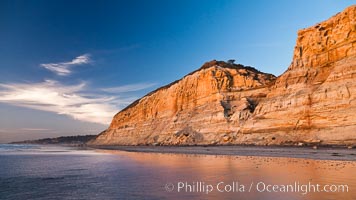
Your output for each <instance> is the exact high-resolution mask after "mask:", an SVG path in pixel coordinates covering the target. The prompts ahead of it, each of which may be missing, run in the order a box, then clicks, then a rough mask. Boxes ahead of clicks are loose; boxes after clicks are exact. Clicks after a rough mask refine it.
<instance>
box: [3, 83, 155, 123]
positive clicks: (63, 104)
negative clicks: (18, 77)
mask: <svg viewBox="0 0 356 200" xmlns="http://www.w3.org/2000/svg"><path fill="white" fill-rule="evenodd" d="M153 85H156V84H154V83H139V84H131V85H123V86H119V87H115V88H107V90H108V92H109V91H110V92H112V93H115V97H113V96H110V95H105V94H98V93H96V92H95V91H94V92H87V91H89V90H90V88H88V87H87V83H86V82H81V83H79V84H76V85H65V84H62V83H60V82H58V81H55V80H45V81H44V82H40V83H6V84H1V83H0V102H1V103H8V104H11V105H15V106H21V107H26V108H31V109H35V110H42V111H49V112H54V113H57V114H62V115H67V116H70V117H72V118H74V119H77V120H80V121H86V122H94V123H99V124H105V125H107V124H109V123H110V121H111V119H112V117H113V116H114V114H116V113H117V112H118V111H119V109H121V108H124V107H125V106H127V105H129V104H130V103H132V102H133V101H135V100H136V99H137V97H135V96H129V97H120V93H125V92H129V91H138V90H142V89H145V88H148V87H152V86H153ZM103 90H105V89H103ZM28 130H30V129H28Z"/></svg>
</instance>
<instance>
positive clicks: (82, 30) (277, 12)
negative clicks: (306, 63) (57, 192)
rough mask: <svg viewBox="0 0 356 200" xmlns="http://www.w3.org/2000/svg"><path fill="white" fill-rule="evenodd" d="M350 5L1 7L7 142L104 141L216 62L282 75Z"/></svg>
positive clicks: (0, 102)
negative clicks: (132, 110)
mask: <svg viewBox="0 0 356 200" xmlns="http://www.w3.org/2000/svg"><path fill="white" fill-rule="evenodd" d="M350 5H352V1H349V0H314V1H310V0H299V1H292V0H290V1H286V0H275V1H262V0H253V1H239V0H219V1H218V0H215V1H213V0H194V1H191V0H176V1H174V0H170V1H163V0H150V1H145V0H139V1H137V0H126V1H120V0H117V1H109V0H106V1H102V0H91V1H80V0H76V1H71V0H62V1H56V0H51V1H41V0H36V1H34V0H32V1H31V0H24V1H17V0H11V1H6V0H1V1H0V30H1V31H0V143H5V142H11V141H20V140H27V139H38V138H48V137H57V136H67V135H86V134H98V133H99V132H101V131H103V130H105V129H106V128H107V127H108V125H109V123H110V121H111V119H112V117H113V116H114V114H116V113H117V112H119V111H120V110H121V109H123V108H124V107H125V106H127V105H129V104H130V103H131V102H133V101H134V100H136V99H137V98H140V97H142V96H143V95H145V94H146V93H148V92H150V91H152V90H154V89H156V88H158V87H161V86H163V85H166V84H168V83H170V82H172V81H174V80H177V79H180V78H181V77H183V76H184V75H186V74H188V73H189V72H191V71H194V70H196V69H198V68H199V67H200V66H201V65H202V64H203V63H205V62H207V61H210V60H214V59H216V60H225V61H226V60H229V59H235V60H236V63H240V64H243V65H247V66H253V67H255V68H257V69H259V70H260V71H263V72H267V73H272V74H275V75H277V76H278V75H280V74H282V73H283V72H284V71H285V70H286V69H287V67H288V65H289V64H290V62H291V59H292V52H293V48H294V45H295V40H296V37H297V31H298V30H300V29H302V28H307V27H309V26H313V25H314V24H316V23H318V22H321V21H323V20H326V19H328V18H329V17H331V16H333V15H335V14H336V13H338V12H340V11H342V10H343V9H345V8H346V7H348V6H350Z"/></svg>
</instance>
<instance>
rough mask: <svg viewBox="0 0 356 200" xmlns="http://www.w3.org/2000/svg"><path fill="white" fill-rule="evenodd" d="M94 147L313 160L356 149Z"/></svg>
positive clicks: (341, 156)
mask: <svg viewBox="0 0 356 200" xmlns="http://www.w3.org/2000/svg"><path fill="white" fill-rule="evenodd" d="M92 148H95V149H105V150H120V151H127V152H146V153H175V154H205V155H232V156H261V157H288V158H306V159H315V160H348V161H356V149H355V148H352V149H348V148H346V147H318V149H313V148H312V147H276V146H272V147H271V146H269V147H264V146H92Z"/></svg>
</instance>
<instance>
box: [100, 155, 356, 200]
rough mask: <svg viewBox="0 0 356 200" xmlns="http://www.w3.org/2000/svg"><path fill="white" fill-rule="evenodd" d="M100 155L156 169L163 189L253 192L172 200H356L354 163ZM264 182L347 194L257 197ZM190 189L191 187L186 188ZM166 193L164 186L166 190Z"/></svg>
mask: <svg viewBox="0 0 356 200" xmlns="http://www.w3.org/2000/svg"><path fill="white" fill-rule="evenodd" d="M98 151H100V152H105V153H111V154H117V155H120V157H121V158H125V159H128V160H130V161H131V162H134V163H135V164H136V165H139V166H141V167H142V169H144V168H154V169H155V170H157V171H158V172H159V173H157V174H158V175H157V176H156V177H154V179H156V181H157V180H160V181H161V182H162V184H163V185H164V184H165V183H167V182H168V183H172V184H173V185H174V186H175V187H177V183H178V182H183V183H186V184H190V185H191V186H192V185H196V184H198V183H200V184H202V183H203V184H204V185H209V184H211V185H213V186H216V184H218V183H219V182H224V184H231V183H234V182H238V183H239V184H242V185H245V186H246V188H248V187H250V185H251V183H253V188H254V189H253V190H251V192H247V191H245V192H226V191H225V192H219V191H217V190H216V189H215V190H214V191H213V192H211V193H209V194H206V193H203V192H197V191H196V190H195V192H189V191H188V192H187V191H183V190H181V191H180V192H178V191H177V188H175V190H173V191H172V192H170V193H167V192H166V195H168V197H170V198H173V199H181V198H183V197H199V198H209V199H221V198H225V199H236V198H238V197H242V198H244V199H245V198H247V199H356V192H355V188H356V180H355V176H354V174H355V170H356V162H354V161H330V160H311V159H299V158H276V157H252V156H222V155H219V156H214V155H194V154H190V155H188V154H161V153H138V152H125V151H115V150H98ZM259 182H263V183H265V184H271V185H288V184H290V185H292V184H308V183H311V184H319V185H322V186H323V185H327V184H328V185H347V186H348V192H333V193H332V192H314V191H311V192H309V193H307V194H304V195H303V194H302V193H303V192H284V193H281V192H267V191H264V192H258V191H257V190H256V184H257V183H259ZM188 189H189V188H188ZM162 191H164V186H162Z"/></svg>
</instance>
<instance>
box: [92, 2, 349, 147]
mask: <svg viewBox="0 0 356 200" xmlns="http://www.w3.org/2000/svg"><path fill="white" fill-rule="evenodd" d="M355 89H356V6H351V7H349V8H347V9H345V10H344V11H343V12H341V13H339V14H337V15H335V16H333V17H331V18H330V19H329V20H327V21H324V22H322V23H319V24H317V25H315V26H313V27H310V28H307V29H303V30H301V31H299V32H298V38H297V43H296V46H295V50H294V56H293V61H292V63H291V65H290V66H289V68H288V69H287V71H286V72H284V73H283V74H282V75H281V76H279V77H278V78H276V77H275V76H273V75H271V74H266V73H262V72H259V71H258V70H256V69H254V68H251V67H244V66H242V65H235V64H231V63H225V62H221V61H211V62H208V63H205V64H204V65H203V66H202V67H201V68H200V69H199V70H197V71H195V72H192V73H191V74H189V75H187V76H185V77H184V78H182V79H181V80H179V81H176V82H174V83H172V84H170V85H167V86H164V87H162V88H159V89H157V90H156V91H153V92H151V93H149V94H148V95H146V96H144V97H143V98H141V99H139V100H137V101H136V102H134V103H133V104H131V105H130V106H128V107H127V108H125V109H124V110H122V111H120V112H119V113H118V114H116V115H115V117H114V119H113V121H112V123H111V125H110V127H109V128H108V129H107V130H105V131H104V132H102V133H101V134H99V135H98V136H97V138H96V139H95V140H93V141H91V142H90V143H91V144H95V145H146V144H151V145H194V144H257V145H272V144H279V145H284V144H300V145H301V144H305V143H308V144H310V143H312V144H315V143H320V144H355V143H356V115H355V114H354V113H356V101H355V91H356V90H355Z"/></svg>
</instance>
